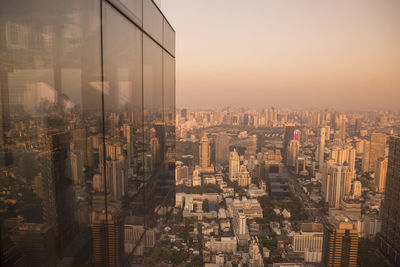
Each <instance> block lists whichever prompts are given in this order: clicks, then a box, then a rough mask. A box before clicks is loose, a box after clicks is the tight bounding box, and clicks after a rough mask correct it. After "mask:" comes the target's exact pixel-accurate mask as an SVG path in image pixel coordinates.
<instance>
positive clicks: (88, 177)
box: [0, 0, 105, 266]
mask: <svg viewBox="0 0 400 267" xmlns="http://www.w3.org/2000/svg"><path fill="white" fill-rule="evenodd" d="M99 5H100V2H99V1H90V0H89V1H79V0H71V1H54V0H52V1H50V0H37V1H25V2H24V3H22V2H21V1H8V0H7V1H1V2H0V58H1V59H0V62H1V63H0V86H1V94H0V97H1V101H0V102H1V109H0V113H1V116H0V117H1V118H2V122H3V123H2V124H1V125H0V128H1V130H0V132H1V133H2V138H1V142H0V155H1V156H0V187H1V188H2V192H7V193H6V194H5V195H4V194H3V197H2V199H3V201H1V204H0V206H1V208H0V213H1V215H0V222H1V227H2V231H1V232H2V248H7V253H13V255H15V257H10V258H3V259H2V260H3V265H4V266H56V265H57V264H58V263H59V262H69V263H70V264H71V265H72V266H81V265H86V264H88V263H89V262H91V256H92V250H91V243H92V242H91V238H92V233H91V226H92V225H91V218H90V214H91V211H92V208H93V205H94V204H93V199H92V198H91V193H90V192H91V190H92V188H93V187H92V186H93V180H94V179H95V178H94V177H96V175H98V174H99V173H100V172H99V169H98V162H99V161H100V158H101V156H100V155H99V144H101V140H102V130H103V129H102V116H101V114H102V106H101V103H102V102H101V100H102V98H101V96H102V84H101V61H100V59H101V52H100V6H99ZM104 203H105V202H104V198H103V201H100V202H99V203H97V205H98V207H99V208H102V209H104V208H105V206H104ZM4 261H6V262H4Z"/></svg>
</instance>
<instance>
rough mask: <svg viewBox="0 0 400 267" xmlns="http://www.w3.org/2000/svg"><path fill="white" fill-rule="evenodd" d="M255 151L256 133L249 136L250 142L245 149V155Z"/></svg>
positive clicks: (252, 153)
mask: <svg viewBox="0 0 400 267" xmlns="http://www.w3.org/2000/svg"><path fill="white" fill-rule="evenodd" d="M256 152H257V135H255V134H254V135H252V136H251V137H250V143H249V145H248V147H247V149H246V154H247V155H254V154H256Z"/></svg>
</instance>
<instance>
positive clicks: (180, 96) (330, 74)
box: [161, 0, 400, 109]
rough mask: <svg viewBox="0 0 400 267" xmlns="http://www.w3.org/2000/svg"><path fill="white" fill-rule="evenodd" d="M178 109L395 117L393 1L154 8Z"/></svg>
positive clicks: (233, 2)
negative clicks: (159, 14)
mask: <svg viewBox="0 0 400 267" xmlns="http://www.w3.org/2000/svg"><path fill="white" fill-rule="evenodd" d="M161 7H162V10H163V12H164V13H165V15H166V17H167V18H168V20H169V21H170V22H171V24H172V26H173V27H174V28H175V30H176V51H177V52H176V66H177V74H176V79H177V87H176V88H177V105H178V106H192V105H200V106H207V105H233V106H237V105H241V106H255V107H261V106H269V105H277V106H286V107H302V106H305V107H318V108H319V107H332V108H334V107H336V108H363V109H365V108H376V107H377V108H395V109H398V108H400V1H398V0H332V1H324V0H274V1H273V0H241V1H238V0H163V1H162V3H161Z"/></svg>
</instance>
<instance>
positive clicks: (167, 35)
mask: <svg viewBox="0 0 400 267" xmlns="http://www.w3.org/2000/svg"><path fill="white" fill-rule="evenodd" d="M163 41H164V43H163V46H164V48H165V49H166V50H167V51H168V52H170V53H171V54H172V55H173V56H175V31H174V30H173V29H172V27H171V26H170V25H169V24H168V22H167V21H166V20H165V19H164V39H163Z"/></svg>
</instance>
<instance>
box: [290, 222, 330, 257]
mask: <svg viewBox="0 0 400 267" xmlns="http://www.w3.org/2000/svg"><path fill="white" fill-rule="evenodd" d="M323 236H324V235H323V226H322V224H319V223H303V224H302V225H301V227H300V233H298V234H295V235H294V236H293V251H294V252H305V251H306V250H307V249H310V250H322V245H323Z"/></svg>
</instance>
